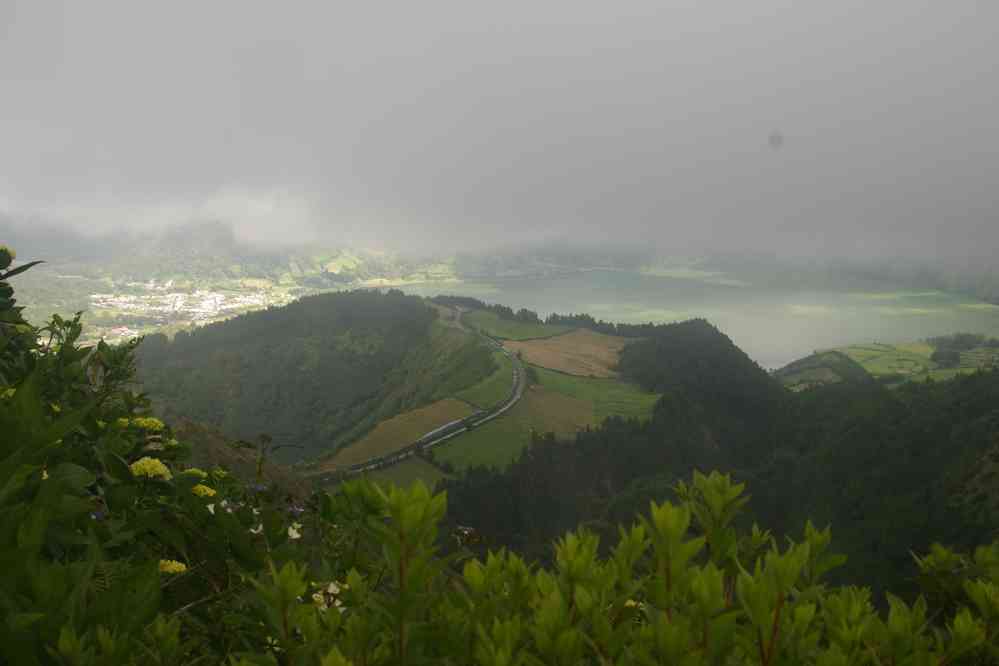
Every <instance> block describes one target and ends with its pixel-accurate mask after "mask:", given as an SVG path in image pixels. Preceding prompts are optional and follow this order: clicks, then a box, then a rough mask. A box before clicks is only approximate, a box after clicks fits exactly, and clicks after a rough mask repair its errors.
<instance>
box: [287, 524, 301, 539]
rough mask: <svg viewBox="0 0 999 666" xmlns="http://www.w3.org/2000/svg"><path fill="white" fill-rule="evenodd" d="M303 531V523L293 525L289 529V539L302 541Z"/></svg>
mask: <svg viewBox="0 0 999 666" xmlns="http://www.w3.org/2000/svg"><path fill="white" fill-rule="evenodd" d="M301 529H302V524H301V523H292V524H291V526H290V527H289V528H288V538H289V539H292V540H295V539H301V538H302V533H301V531H300V530H301Z"/></svg>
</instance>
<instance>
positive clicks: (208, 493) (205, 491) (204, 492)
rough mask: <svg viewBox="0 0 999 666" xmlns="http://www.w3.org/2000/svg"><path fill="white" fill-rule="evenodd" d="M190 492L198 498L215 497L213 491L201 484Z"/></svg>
mask: <svg viewBox="0 0 999 666" xmlns="http://www.w3.org/2000/svg"><path fill="white" fill-rule="evenodd" d="M191 492H192V493H194V494H195V495H197V496H198V497H215V489H214V488H209V487H208V486H206V485H204V484H203V483H199V484H198V485H196V486H194V487H193V488H191Z"/></svg>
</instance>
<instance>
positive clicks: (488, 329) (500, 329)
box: [462, 310, 573, 340]
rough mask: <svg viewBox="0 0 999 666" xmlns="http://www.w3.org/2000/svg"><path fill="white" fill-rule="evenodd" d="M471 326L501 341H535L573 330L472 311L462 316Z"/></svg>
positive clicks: (486, 312)
mask: <svg viewBox="0 0 999 666" xmlns="http://www.w3.org/2000/svg"><path fill="white" fill-rule="evenodd" d="M462 316H463V318H464V321H465V323H466V324H468V325H469V326H471V327H473V328H476V329H478V330H480V331H482V332H483V333H486V334H487V335H491V336H492V337H494V338H499V339H501V340H533V339H535V338H550V337H552V336H553V335H561V334H562V333H568V332H569V331H571V330H573V329H572V327H570V326H548V325H547V324H529V323H525V322H521V321H516V320H513V319H503V318H501V317H500V316H499V315H497V314H496V313H495V312H489V311H487V310H472V311H471V312H466V313H465V314H464V315H462Z"/></svg>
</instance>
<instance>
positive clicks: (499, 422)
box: [433, 386, 595, 470]
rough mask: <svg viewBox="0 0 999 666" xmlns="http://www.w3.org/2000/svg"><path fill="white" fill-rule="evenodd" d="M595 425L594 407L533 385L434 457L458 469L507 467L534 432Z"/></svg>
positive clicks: (562, 431)
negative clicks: (501, 411)
mask: <svg viewBox="0 0 999 666" xmlns="http://www.w3.org/2000/svg"><path fill="white" fill-rule="evenodd" d="M593 425H595V421H594V418H593V409H592V406H591V405H590V404H589V403H587V401H585V400H580V399H578V398H572V397H570V396H567V395H564V394H562V393H559V392H557V391H552V390H549V389H546V388H544V387H542V386H532V387H530V388H528V389H527V390H525V391H524V397H523V398H522V399H521V400H520V402H518V403H517V404H516V405H515V406H514V407H513V408H512V409H510V411H508V412H506V413H505V414H503V415H502V416H500V417H498V418H496V419H493V420H492V421H489V422H487V423H485V424H483V425H481V426H479V427H477V428H475V429H474V430H472V431H470V432H466V433H464V434H462V435H460V436H458V437H456V438H454V439H452V440H451V441H449V442H445V443H444V444H442V445H440V446H438V447H436V448H435V449H434V450H433V451H434V458H435V460H437V461H438V462H440V463H444V462H447V463H450V464H451V465H453V466H454V468H455V469H456V470H464V469H467V468H468V467H473V466H475V465H487V466H490V467H506V466H507V465H509V464H510V463H511V462H512V461H513V460H514V459H515V458H516V457H517V456H518V455H520V452H521V451H522V450H523V449H524V448H525V447H526V446H527V445H528V444H529V443H530V441H531V432H532V431H534V432H538V433H545V432H554V433H556V434H559V435H562V436H570V435H572V434H573V433H575V432H576V431H577V430H578V429H581V428H584V427H586V426H593Z"/></svg>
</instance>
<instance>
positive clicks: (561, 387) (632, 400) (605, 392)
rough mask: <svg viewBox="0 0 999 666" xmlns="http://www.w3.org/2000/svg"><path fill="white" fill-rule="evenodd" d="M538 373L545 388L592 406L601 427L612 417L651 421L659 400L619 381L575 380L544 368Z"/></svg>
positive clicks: (653, 395)
mask: <svg viewBox="0 0 999 666" xmlns="http://www.w3.org/2000/svg"><path fill="white" fill-rule="evenodd" d="M535 370H536V372H537V373H538V379H539V380H540V381H541V385H542V386H544V387H545V388H547V389H550V390H553V391H558V392H559V393H562V394H564V395H567V396H570V397H573V398H579V399H581V400H586V401H587V402H589V403H591V404H592V405H593V416H594V419H595V420H596V421H597V423H600V422H602V421H603V420H604V419H606V418H607V417H608V416H623V417H625V418H648V417H649V416H651V415H652V408H653V407H654V406H655V404H656V400H658V399H659V396H658V395H656V394H655V393H647V392H646V391H643V390H642V389H641V388H639V387H638V386H635V385H634V384H628V383H625V382H622V381H619V380H616V379H592V378H588V377H574V376H571V375H566V374H564V373H561V372H555V371H552V370H546V369H544V368H536V369H535Z"/></svg>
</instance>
